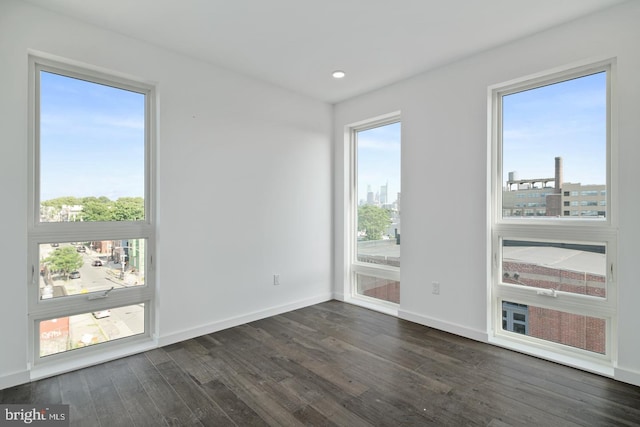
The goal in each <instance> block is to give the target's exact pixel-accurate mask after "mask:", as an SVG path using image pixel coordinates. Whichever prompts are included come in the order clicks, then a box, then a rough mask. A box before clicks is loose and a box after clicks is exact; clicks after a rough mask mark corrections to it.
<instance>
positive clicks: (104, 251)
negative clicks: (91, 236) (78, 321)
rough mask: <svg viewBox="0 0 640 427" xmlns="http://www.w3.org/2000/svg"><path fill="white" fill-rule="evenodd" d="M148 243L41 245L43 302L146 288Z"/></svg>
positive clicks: (41, 295) (118, 242)
mask: <svg viewBox="0 0 640 427" xmlns="http://www.w3.org/2000/svg"><path fill="white" fill-rule="evenodd" d="M145 247H146V240H145V239H128V240H103V241H93V242H66V243H47V244H41V245H40V246H39V249H40V254H39V255H40V299H47V298H59V297H64V296H67V295H77V294H85V293H91V292H101V291H106V290H108V289H111V288H114V289H119V288H126V287H131V286H142V285H144V279H145Z"/></svg>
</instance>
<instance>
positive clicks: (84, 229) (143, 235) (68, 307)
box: [26, 54, 156, 366]
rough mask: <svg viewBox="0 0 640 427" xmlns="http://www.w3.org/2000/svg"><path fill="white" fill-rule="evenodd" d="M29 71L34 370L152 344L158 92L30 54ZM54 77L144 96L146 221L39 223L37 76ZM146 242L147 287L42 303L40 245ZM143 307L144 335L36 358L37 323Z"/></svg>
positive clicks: (29, 250) (120, 76)
mask: <svg viewBox="0 0 640 427" xmlns="http://www.w3.org/2000/svg"><path fill="white" fill-rule="evenodd" d="M28 62H29V63H28V68H29V101H28V103H29V112H28V120H29V129H28V150H27V151H28V159H29V165H28V185H29V187H28V193H27V194H28V197H27V199H28V213H29V214H28V220H27V244H28V247H27V257H28V263H27V265H28V271H27V276H26V277H28V280H27V297H28V303H27V308H28V322H29V326H28V330H29V336H30V339H29V355H30V363H31V364H32V365H33V366H37V365H46V364H49V363H52V362H60V361H65V360H69V359H72V358H77V357H78V356H79V355H88V354H89V355H90V354H97V353H101V352H104V351H105V350H106V349H109V348H111V349H117V348H121V349H123V350H124V351H128V350H127V349H128V348H130V347H131V346H132V345H136V344H139V343H144V342H151V341H152V337H154V336H155V318H156V316H155V308H156V303H155V293H156V277H155V265H154V254H155V248H156V220H155V215H156V209H155V197H154V194H155V141H156V127H155V126H156V124H155V123H156V89H155V86H154V85H153V84H149V83H147V82H143V81H140V80H135V79H133V78H131V77H129V76H125V75H123V74H119V73H114V72H111V71H104V70H102V69H98V68H96V67H91V66H87V65H85V64H77V63H75V62H73V61H67V60H64V59H59V58H53V57H50V56H48V55H43V54H30V55H29V58H28ZM41 71H45V72H52V73H55V74H59V75H62V76H65V77H70V78H75V79H80V80H84V81H87V82H90V83H96V84H101V85H107V86H111V87H115V88H118V89H123V90H127V91H132V92H135V93H140V94H143V95H144V97H145V100H144V110H145V117H144V181H145V182H144V196H143V197H144V209H145V218H144V220H135V221H110V222H42V221H40V202H41V201H40V72H41ZM128 239H144V240H145V245H146V246H145V284H144V285H141V286H135V287H129V288H122V289H114V290H113V292H109V294H108V297H106V298H90V296H95V295H94V294H79V295H70V296H66V297H64V298H51V299H40V292H39V256H40V245H41V244H49V243H65V242H78V241H101V240H128ZM141 303H143V304H144V332H143V333H142V334H137V335H133V336H131V337H127V338H117V339H113V340H110V341H107V342H104V343H100V345H93V346H89V347H85V348H82V349H77V350H74V351H70V350H67V351H64V352H60V353H56V354H52V355H48V356H44V357H40V336H39V324H40V322H41V321H46V320H50V319H52V318H62V317H67V316H72V315H76V314H82V313H90V312H95V311H100V310H105V309H113V308H118V307H123V306H130V305H134V304H141Z"/></svg>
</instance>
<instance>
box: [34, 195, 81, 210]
mask: <svg viewBox="0 0 640 427" xmlns="http://www.w3.org/2000/svg"><path fill="white" fill-rule="evenodd" d="M81 204H82V201H81V199H78V198H77V197H72V196H65V197H58V198H55V199H50V200H45V201H44V202H42V203H41V205H42V206H50V207H54V208H56V209H62V206H63V205H67V206H75V205H81Z"/></svg>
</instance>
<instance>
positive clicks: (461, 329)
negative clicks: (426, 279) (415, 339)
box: [398, 309, 489, 342]
mask: <svg viewBox="0 0 640 427" xmlns="http://www.w3.org/2000/svg"><path fill="white" fill-rule="evenodd" d="M398 317H399V318H400V319H404V320H408V321H410V322H413V323H418V324H420V325H424V326H428V327H430V328H434V329H438V330H441V331H445V332H449V333H451V334H455V335H460V336H461V337H465V338H469V339H472V340H475V341H480V342H488V340H489V336H488V334H487V333H486V332H485V331H481V330H477V329H471V328H468V327H466V326H462V325H457V324H455V323H449V322H443V321H442V320H438V319H434V318H432V317H429V316H424V315H422V314H418V313H413V312H410V311H406V310H402V309H400V310H398Z"/></svg>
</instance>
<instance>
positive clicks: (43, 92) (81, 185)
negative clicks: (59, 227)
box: [39, 71, 145, 222]
mask: <svg viewBox="0 0 640 427" xmlns="http://www.w3.org/2000/svg"><path fill="white" fill-rule="evenodd" d="M39 127H40V140H39V156H40V165H39V167H40V182H39V185H40V221H41V222H62V221H65V222H66V221H136V220H143V219H144V188H145V181H144V176H145V169H144V168H145V161H144V160H145V95H144V94H141V93H137V92H132V91H128V90H123V89H119V88H115V87H111V86H105V85H102V84H97V83H93V82H88V81H84V80H79V79H75V78H71V77H66V76H61V75H58V74H53V73H50V72H46V71H41V72H40V123H39Z"/></svg>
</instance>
